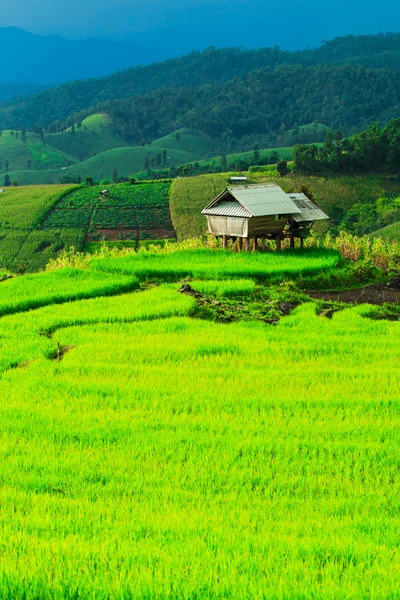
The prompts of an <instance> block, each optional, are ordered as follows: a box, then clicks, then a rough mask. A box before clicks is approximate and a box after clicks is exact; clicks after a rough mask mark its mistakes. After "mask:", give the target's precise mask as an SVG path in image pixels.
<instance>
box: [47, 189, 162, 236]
mask: <svg viewBox="0 0 400 600" xmlns="http://www.w3.org/2000/svg"><path fill="white" fill-rule="evenodd" d="M103 189H104V186H94V187H88V188H84V187H82V188H79V189H76V190H74V191H73V192H72V193H67V194H65V196H64V197H63V198H61V200H59V202H57V204H56V205H55V206H54V208H53V210H51V211H50V212H49V213H48V214H47V215H46V218H45V219H44V220H43V222H42V225H41V227H42V228H44V229H51V228H53V227H55V228H63V227H65V228H73V227H78V228H83V229H90V230H91V232H92V233H93V232H95V231H96V230H97V229H101V230H105V229H112V230H115V229H122V230H123V229H146V230H147V229H159V230H168V231H169V232H170V231H171V230H173V228H172V224H171V217H170V214H169V199H168V190H169V184H162V183H161V184H142V185H129V184H128V185H123V184H122V185H111V186H107V190H108V192H109V194H108V195H107V196H104V197H103V196H102V195H101V191H102V190H103ZM149 235H150V237H151V234H149ZM153 237H157V236H153Z"/></svg>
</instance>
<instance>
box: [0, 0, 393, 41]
mask: <svg viewBox="0 0 400 600" xmlns="http://www.w3.org/2000/svg"><path fill="white" fill-rule="evenodd" d="M1 4H2V9H1V17H2V18H1V25H2V26H17V27H21V28H22V29H26V30H28V31H32V32H34V33H40V34H54V33H56V34H61V35H64V36H66V37H69V38H75V39H77V38H82V37H106V38H109V39H132V40H136V41H137V42H138V43H140V44H142V45H145V46H149V45H156V46H168V45H170V44H173V45H174V47H176V48H177V49H180V50H182V51H187V50H190V49H192V48H200V47H204V46H209V45H216V46H233V45H244V46H247V47H249V46H256V47H257V46H269V45H274V44H278V45H280V46H281V47H282V48H287V49H296V48H302V47H306V46H315V45H317V44H318V43H319V42H320V41H321V40H322V39H330V38H332V37H334V36H337V35H346V34H349V33H353V34H358V33H378V32H380V31H393V30H396V29H397V30H399V29H400V26H399V23H400V2H399V0H379V1H378V0H370V1H369V2H368V0H247V1H245V0H140V1H139V0H68V1H67V2H66V1H65V0H2V2H1Z"/></svg>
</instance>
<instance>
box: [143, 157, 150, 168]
mask: <svg viewBox="0 0 400 600" xmlns="http://www.w3.org/2000/svg"><path fill="white" fill-rule="evenodd" d="M144 170H145V171H150V158H149V157H148V156H146V158H145V159H144Z"/></svg>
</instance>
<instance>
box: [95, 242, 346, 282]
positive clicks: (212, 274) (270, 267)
mask: <svg viewBox="0 0 400 600" xmlns="http://www.w3.org/2000/svg"><path fill="white" fill-rule="evenodd" d="M338 262H339V253H338V252H335V251H333V250H331V251H329V250H306V251H303V252H289V251H285V252H282V253H281V254H276V253H265V254H261V253H256V254H249V253H239V254H236V253H234V252H231V251H229V250H227V251H223V250H208V249H198V250H175V249H173V248H172V249H170V250H169V251H168V252H160V253H150V252H140V253H137V254H134V253H132V254H129V255H127V256H125V257H122V258H112V257H110V258H101V259H97V258H93V259H92V261H91V263H90V265H91V268H93V269H95V270H97V269H98V270H100V271H104V272H112V273H121V274H124V275H129V274H134V275H135V276H136V277H139V279H141V280H142V281H143V280H151V279H159V280H162V281H178V280H180V279H183V278H186V277H192V278H194V279H196V278H199V279H231V278H251V279H255V280H258V281H272V280H277V279H278V280H279V279H281V278H283V277H297V278H299V277H306V276H312V275H315V274H316V273H319V272H328V271H330V270H333V269H334V268H335V267H336V265H337V264H338Z"/></svg>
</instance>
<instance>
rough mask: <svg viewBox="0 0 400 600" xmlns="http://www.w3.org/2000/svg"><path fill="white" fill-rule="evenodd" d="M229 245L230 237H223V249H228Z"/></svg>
mask: <svg viewBox="0 0 400 600" xmlns="http://www.w3.org/2000/svg"><path fill="white" fill-rule="evenodd" d="M227 245H228V236H227V235H223V236H222V247H223V249H224V250H225V249H226V247H227Z"/></svg>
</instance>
